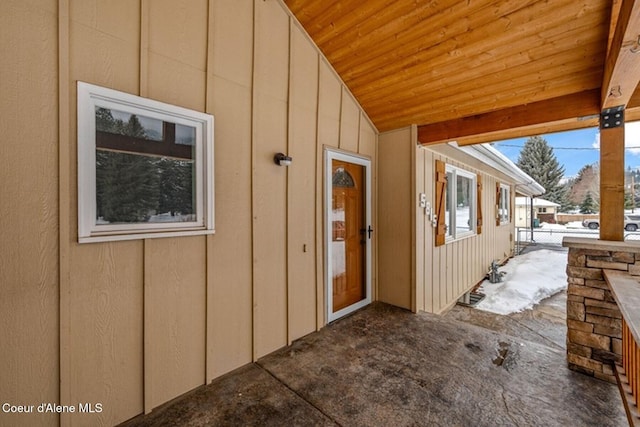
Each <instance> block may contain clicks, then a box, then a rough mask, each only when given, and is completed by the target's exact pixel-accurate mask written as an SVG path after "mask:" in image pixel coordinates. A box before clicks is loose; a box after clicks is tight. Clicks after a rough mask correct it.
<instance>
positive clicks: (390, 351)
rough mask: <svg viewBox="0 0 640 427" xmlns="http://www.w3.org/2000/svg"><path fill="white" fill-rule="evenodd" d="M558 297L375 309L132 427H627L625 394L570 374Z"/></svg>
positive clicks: (139, 419)
mask: <svg viewBox="0 0 640 427" xmlns="http://www.w3.org/2000/svg"><path fill="white" fill-rule="evenodd" d="M558 298H560V299H561V298H562V296H560V297H556V300H553V299H552V300H553V301H551V302H547V303H546V305H545V303H543V304H541V305H540V306H539V307H540V309H538V310H533V311H530V312H528V313H527V312H525V313H520V314H518V315H512V316H499V315H493V314H491V313H486V312H481V311H479V310H475V309H471V308H465V307H455V308H454V309H453V310H451V311H450V312H449V313H447V314H446V315H445V316H436V315H430V314H425V313H420V314H417V315H416V314H411V313H409V312H407V311H404V310H401V309H398V308H395V307H391V306H389V305H385V304H381V303H375V304H373V305H371V306H369V307H367V308H365V309H363V310H361V311H359V312H357V313H355V314H353V315H352V316H349V317H347V318H344V319H341V320H339V321H336V322H334V323H333V324H330V325H328V326H327V327H325V328H324V329H322V330H321V331H320V332H317V333H313V334H311V335H308V336H307V337H305V338H303V339H300V340H298V341H296V342H295V343H294V344H293V345H292V346H291V347H287V348H284V349H281V350H279V351H277V352H275V353H273V354H271V355H268V356H266V357H264V358H262V359H260V360H259V361H258V362H257V363H254V364H251V365H248V366H245V367H243V368H241V369H238V370H237V371H235V372H232V373H230V374H228V375H226V376H224V377H222V378H219V379H217V380H215V381H214V382H213V383H211V384H209V385H207V386H205V387H201V388H200V389H198V390H196V391H194V392H192V393H189V394H188V395H187V396H185V397H183V398H180V399H178V400H177V401H175V402H173V403H171V404H169V405H166V406H165V407H162V408H159V409H157V410H155V411H153V412H152V413H151V414H148V415H146V416H140V417H137V418H135V419H133V420H130V421H129V422H127V423H125V425H126V426H160V425H163V426H164V425H191V426H201V425H216V426H240V425H241V426H310V425H319V426H323V425H327V426H329V425H331V426H335V425H340V426H624V425H626V423H627V421H626V417H625V414H624V410H623V407H622V402H621V400H620V395H619V393H618V390H617V388H616V386H615V385H612V384H608V383H606V382H603V381H600V380H597V379H593V378H590V377H587V376H584V375H581V374H578V373H575V372H572V371H570V370H569V369H567V367H566V360H565V350H564V349H563V343H564V341H563V338H561V337H562V334H563V333H564V332H562V330H563V324H564V320H563V318H562V309H556V308H554V307H555V306H558V307H560V305H561V304H560V303H558V301H557V299H558ZM545 307H546V309H545Z"/></svg>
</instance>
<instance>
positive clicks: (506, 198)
mask: <svg viewBox="0 0 640 427" xmlns="http://www.w3.org/2000/svg"><path fill="white" fill-rule="evenodd" d="M505 212H506V214H504V213H505ZM498 217H499V219H500V225H503V224H509V222H510V221H509V218H511V187H509V186H508V185H506V184H500V203H499V205H498Z"/></svg>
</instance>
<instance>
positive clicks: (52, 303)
mask: <svg viewBox="0 0 640 427" xmlns="http://www.w3.org/2000/svg"><path fill="white" fill-rule="evenodd" d="M0 11H1V13H0V20H1V22H2V26H1V28H3V30H2V31H3V34H4V32H5V31H6V34H8V35H10V37H2V38H1V39H0V46H1V47H2V50H3V52H4V51H6V52H7V53H8V54H9V55H8V57H9V58H11V59H10V60H9V62H8V63H3V65H2V67H0V72H2V78H0V84H1V85H2V89H3V90H2V92H3V97H2V99H1V100H0V112H1V113H2V116H3V117H5V118H6V117H10V118H11V119H12V120H11V121H9V120H2V124H0V126H2V130H3V131H4V132H3V134H4V135H5V136H6V138H7V141H9V144H8V145H6V144H5V145H3V148H4V149H3V150H2V160H3V163H6V164H10V167H9V168H8V169H7V168H0V174H2V175H1V177H2V180H3V186H2V190H1V191H2V197H0V199H2V200H3V203H2V204H1V205H2V206H1V207H0V209H2V215H3V217H5V218H11V220H10V221H9V222H3V223H2V224H0V231H1V234H2V237H3V239H2V240H3V245H2V247H1V248H0V255H1V256H0V266H1V267H2V268H1V269H2V271H3V273H4V275H3V279H2V281H3V284H2V286H1V287H0V292H1V295H0V319H1V320H2V321H3V325H7V327H4V328H3V329H2V331H1V332H0V341H1V342H3V343H9V344H8V345H6V346H3V348H4V350H3V351H2V352H0V377H1V378H2V379H3V380H2V381H0V395H1V396H5V397H4V398H5V399H6V400H7V401H15V402H17V403H20V402H24V403H29V402H37V403H40V402H58V403H62V404H77V403H78V402H94V403H97V402H100V403H102V404H103V412H102V413H100V414H63V415H61V416H58V415H53V414H45V415H37V414H36V415H33V416H29V417H30V418H29V424H30V425H37V424H38V423H41V424H43V425H55V424H57V423H58V422H59V421H60V422H61V423H62V424H63V425H68V424H74V425H75V424H87V425H97V424H103V425H112V424H116V423H119V422H121V421H124V420H126V419H129V418H131V417H133V416H136V415H138V414H140V413H142V412H145V411H150V410H152V409H153V408H155V407H157V406H158V405H161V404H162V403H164V402H166V401H167V400H170V399H172V398H174V397H177V396H179V395H181V394H182V393H185V392H187V391H189V390H191V389H193V388H195V387H197V386H199V385H201V384H204V383H206V382H209V381H211V380H212V379H214V378H216V377H218V376H220V375H222V374H224V373H226V372H229V371H231V370H233V369H235V368H237V367H239V366H242V365H244V364H246V363H249V362H251V361H253V360H256V359H258V358H259V357H261V356H264V355H266V354H268V353H270V352H272V351H273V350H276V349H278V348H280V347H282V346H285V345H287V344H288V343H291V341H293V340H294V339H297V338H299V337H301V336H303V335H305V334H308V333H310V332H313V331H315V330H316V329H319V328H320V327H322V326H323V325H324V324H325V323H326V321H325V314H324V311H325V308H324V285H323V238H322V236H323V228H322V227H323V226H322V218H323V205H322V192H323V188H322V179H321V177H322V164H323V163H322V159H323V158H322V156H323V147H324V146H330V147H337V148H341V149H344V150H349V151H353V152H356V153H359V154H362V155H366V156H369V157H371V158H372V160H373V164H374V168H373V170H374V186H375V179H376V176H375V167H376V166H375V165H376V141H377V131H376V129H375V128H374V127H373V126H372V125H371V123H370V122H369V120H368V119H367V117H366V116H365V115H364V113H363V112H362V110H361V109H360V107H359V106H358V104H357V103H356V101H355V100H354V99H353V97H352V96H351V94H350V93H349V92H348V91H347V90H346V89H345V87H344V85H343V84H342V82H341V81H340V80H339V79H338V77H337V76H336V75H335V73H334V72H333V70H332V69H331V68H330V67H329V66H328V65H327V63H326V61H325V60H324V58H323V57H322V55H321V54H320V53H319V51H318V50H317V48H316V47H315V46H314V45H313V44H312V43H311V42H310V41H309V40H308V38H307V37H306V35H305V34H304V33H303V32H302V31H301V30H300V29H299V27H298V25H297V24H296V21H294V20H293V19H292V18H291V17H290V15H289V13H288V11H287V10H286V8H284V6H283V5H282V4H281V3H280V2H279V1H276V0H269V1H263V0H254V1H252V0H196V1H194V0H153V1H149V0H137V1H131V0H119V1H112V0H59V1H57V2H56V1H48V2H47V1H44V0H43V1H38V0H33V1H14V0H8V1H7V2H2V5H1V6H0ZM5 77H6V78H5ZM77 80H81V81H85V82H89V83H93V84H97V85H101V86H106V87H110V88H113V89H117V90H120V91H124V92H128V93H132V94H136V95H141V96H145V97H149V98H153V99H157V100H160V101H163V102H167V103H171V104H175V105H179V106H183V107H187V108H191V109H195V110H199V111H205V112H208V113H211V114H213V115H214V116H215V178H216V181H215V185H216V188H215V198H216V199H215V200H216V233H215V234H214V235H210V236H195V237H175V238H160V239H148V240H134V241H124V242H107V243H91V244H83V245H79V244H78V243H77V213H76V211H77V206H76V203H77V191H76V185H77V184H76V174H77V168H76V161H77V160H76V154H75V153H76V149H77V145H76V130H75V129H76V104H75V99H76V86H75V85H76V81H77ZM5 89H6V90H5ZM5 93H6V94H7V96H4V94H5ZM34 123H37V126H34ZM278 151H282V152H285V153H288V154H289V155H291V156H292V157H293V159H294V161H293V165H292V166H290V167H289V168H283V167H278V166H276V165H275V164H274V163H273V155H274V154H275V153H276V152H278ZM4 183H6V184H7V185H4ZM373 193H374V194H375V191H374V192H373ZM374 203H375V200H374ZM16 206H18V207H19V209H17V208H16ZM374 221H375V218H374ZM374 228H375V222H374ZM374 246H375V244H374ZM374 269H375V266H374ZM374 280H375V277H374ZM374 283H375V282H374ZM5 378H7V380H5ZM22 416H23V417H24V415H22ZM18 417H20V416H19V415H18ZM21 421H24V419H22V418H13V417H10V416H7V417H5V416H4V414H3V416H2V418H0V425H4V423H5V422H6V423H8V424H15V423H19V422H21Z"/></svg>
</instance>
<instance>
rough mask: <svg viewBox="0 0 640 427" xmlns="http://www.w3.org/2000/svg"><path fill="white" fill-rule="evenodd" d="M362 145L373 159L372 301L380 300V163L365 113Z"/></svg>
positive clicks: (372, 129)
mask: <svg viewBox="0 0 640 427" xmlns="http://www.w3.org/2000/svg"><path fill="white" fill-rule="evenodd" d="M360 115H361V117H360V143H359V144H358V152H359V153H360V154H362V155H365V156H367V157H369V158H370V159H371V187H372V188H371V194H372V199H373V200H372V201H371V226H372V227H373V230H374V232H373V236H372V245H371V264H372V265H371V269H372V271H371V292H372V294H373V295H372V300H373V301H375V300H377V299H378V297H377V296H378V293H377V292H378V233H377V230H378V204H377V197H376V194H378V161H377V156H376V149H377V147H378V144H377V131H376V129H375V127H374V126H373V125H372V124H371V123H370V122H369V120H368V119H367V118H366V116H365V114H364V113H360Z"/></svg>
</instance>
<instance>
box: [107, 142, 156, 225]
mask: <svg viewBox="0 0 640 427" xmlns="http://www.w3.org/2000/svg"><path fill="white" fill-rule="evenodd" d="M158 182H159V174H158V170H157V168H156V166H155V165H154V161H153V160H152V159H151V158H150V157H147V156H139V155H137V154H128V153H117V152H113V151H102V150H98V151H97V152H96V201H97V215H98V217H102V218H103V219H104V220H105V221H108V222H145V221H148V220H149V217H150V216H151V214H153V213H154V212H155V210H156V209H157V208H158V196H159V189H158Z"/></svg>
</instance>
